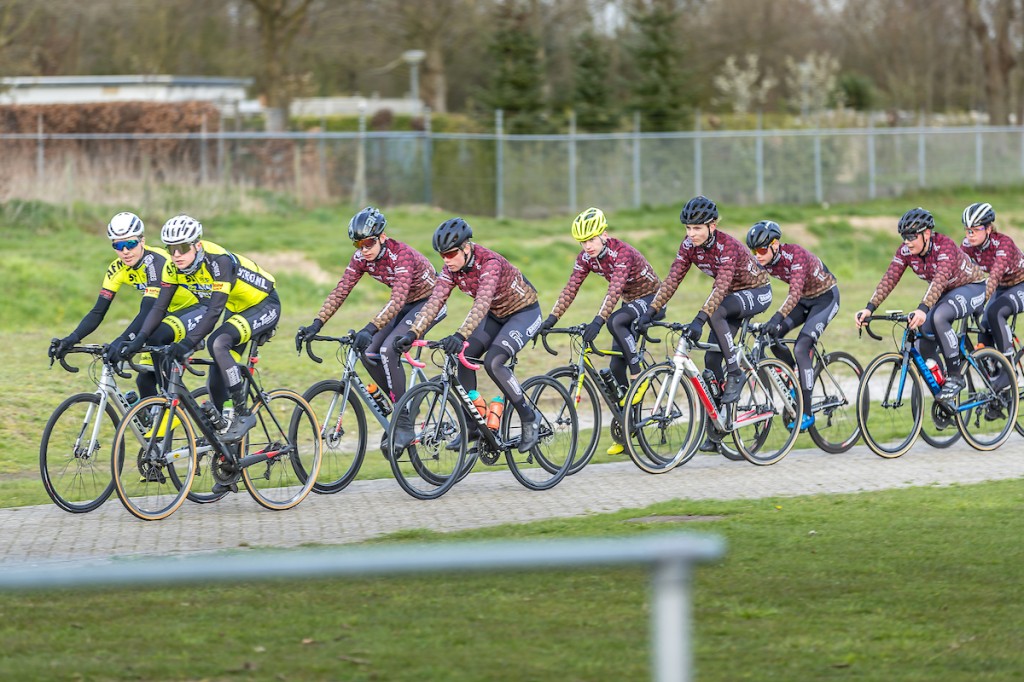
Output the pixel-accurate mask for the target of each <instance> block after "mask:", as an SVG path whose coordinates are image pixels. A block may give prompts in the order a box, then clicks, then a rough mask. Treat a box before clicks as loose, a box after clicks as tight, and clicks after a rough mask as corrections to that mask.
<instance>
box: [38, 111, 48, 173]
mask: <svg viewBox="0 0 1024 682" xmlns="http://www.w3.org/2000/svg"><path fill="white" fill-rule="evenodd" d="M45 147H46V142H44V140H43V115H42V114H39V115H38V116H37V117H36V180H38V181H39V185H40V186H42V184H43V178H44V176H45V175H46V150H45Z"/></svg>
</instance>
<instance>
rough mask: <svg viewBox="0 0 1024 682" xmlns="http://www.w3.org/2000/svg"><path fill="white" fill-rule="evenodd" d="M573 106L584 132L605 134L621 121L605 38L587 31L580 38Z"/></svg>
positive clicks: (576, 50) (578, 124)
mask: <svg viewBox="0 0 1024 682" xmlns="http://www.w3.org/2000/svg"><path fill="white" fill-rule="evenodd" d="M574 54H575V84H574V87H573V103H572V104H573V109H575V110H576V125H577V126H578V127H579V128H580V129H581V130H583V131H586V132H594V133H603V132H607V131H609V130H614V129H615V128H616V127H618V123H619V113H620V112H619V107H618V102H617V101H616V98H615V96H614V92H613V89H612V75H611V60H610V59H609V57H608V50H607V46H606V45H605V44H604V41H602V39H601V38H599V37H598V36H596V35H594V33H593V32H592V31H587V32H585V33H583V34H581V35H580V37H579V38H577V40H576V49H575V51H574Z"/></svg>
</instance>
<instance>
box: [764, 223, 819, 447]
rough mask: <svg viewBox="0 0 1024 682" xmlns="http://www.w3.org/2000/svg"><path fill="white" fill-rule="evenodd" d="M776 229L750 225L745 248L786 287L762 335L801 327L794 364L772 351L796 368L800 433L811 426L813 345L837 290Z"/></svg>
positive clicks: (777, 335) (815, 259) (816, 262)
mask: <svg viewBox="0 0 1024 682" xmlns="http://www.w3.org/2000/svg"><path fill="white" fill-rule="evenodd" d="M781 239H782V228H780V227H779V224H778V223H776V222H774V221H772V220H762V221H760V222H758V223H754V225H753V227H751V228H750V230H749V231H748V232H747V246H748V247H750V250H751V252H753V254H754V258H756V259H757V262H758V263H760V264H761V266H762V267H763V268H764V269H765V270H767V271H768V273H769V274H771V275H772V276H773V277H777V278H779V279H780V280H782V281H783V282H785V283H787V284H788V285H789V293H788V294H787V295H786V300H785V301H783V302H782V306H781V307H780V308H779V310H778V311H777V312H776V313H775V314H774V315H772V316H771V318H770V319H769V320H768V323H767V325H766V331H767V333H768V334H769V336H771V337H773V338H782V337H784V336H785V335H786V334H788V333H789V332H791V331H793V330H794V329H796V328H797V327H798V326H800V325H801V324H802V325H803V328H802V329H801V330H800V333H799V334H798V335H797V337H796V346H795V349H794V350H795V354H796V358H795V362H794V358H793V357H792V355H790V353H789V350H787V349H785V348H783V347H782V346H781V345H780V346H778V347H777V348H776V350H775V352H776V354H777V355H781V356H783V357H782V359H783V361H784V362H787V363H788V364H789V365H790V366H793V365H794V364H795V365H796V369H797V374H798V375H799V377H800V391H801V393H803V398H804V414H803V417H802V418H801V420H800V430H801V431H805V430H806V429H807V428H808V427H810V426H812V425H813V424H814V414H813V413H812V412H811V389H812V388H813V386H814V367H813V366H812V364H811V363H812V361H813V359H814V344H815V343H817V341H818V339H819V338H821V335H822V333H824V331H825V327H827V326H828V323H829V322H831V321H832V318H834V317H835V316H836V313H838V312H839V287H838V286H837V285H836V278H835V275H833V274H832V273H831V272H829V269H828V267H826V266H825V264H824V263H823V262H821V259H820V258H818V257H817V256H815V255H814V254H813V253H811V252H810V251H808V250H807V249H805V248H803V247H802V246H797V245H796V244H782V243H780V241H779V240H781Z"/></svg>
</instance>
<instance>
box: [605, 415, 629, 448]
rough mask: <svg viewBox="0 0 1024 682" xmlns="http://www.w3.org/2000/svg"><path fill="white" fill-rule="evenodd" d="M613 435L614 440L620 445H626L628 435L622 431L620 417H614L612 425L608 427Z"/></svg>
mask: <svg viewBox="0 0 1024 682" xmlns="http://www.w3.org/2000/svg"><path fill="white" fill-rule="evenodd" d="M608 428H609V431H611V434H612V440H614V441H615V442H616V443H618V444H619V445H625V444H626V434H625V432H624V431H623V429H622V422H620V421H619V418H618V417H612V423H611V425H610V426H609V427H608Z"/></svg>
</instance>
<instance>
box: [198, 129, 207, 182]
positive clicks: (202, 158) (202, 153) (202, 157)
mask: <svg viewBox="0 0 1024 682" xmlns="http://www.w3.org/2000/svg"><path fill="white" fill-rule="evenodd" d="M199 184H201V185H205V184H206V114H203V120H202V122H201V123H200V124H199Z"/></svg>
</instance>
